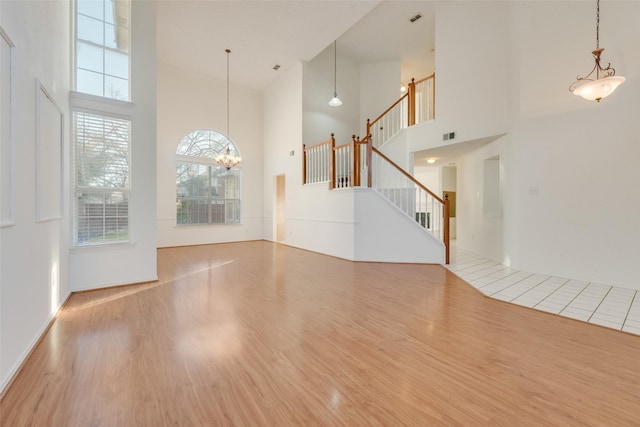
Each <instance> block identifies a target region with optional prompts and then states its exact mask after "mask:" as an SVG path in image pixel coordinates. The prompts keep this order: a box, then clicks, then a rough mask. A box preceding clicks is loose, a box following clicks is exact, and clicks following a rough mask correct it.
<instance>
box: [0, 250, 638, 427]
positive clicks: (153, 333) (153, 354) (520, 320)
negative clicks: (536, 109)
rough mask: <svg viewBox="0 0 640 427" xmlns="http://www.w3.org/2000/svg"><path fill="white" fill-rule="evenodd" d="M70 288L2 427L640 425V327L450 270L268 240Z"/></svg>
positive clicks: (4, 408) (174, 254) (167, 255)
mask: <svg viewBox="0 0 640 427" xmlns="http://www.w3.org/2000/svg"><path fill="white" fill-rule="evenodd" d="M158 265H159V272H158V273H159V277H160V281H159V282H158V283H152V284H145V285H137V286H131V287H123V288H117V289H111V290H103V291H96V292H87V293H81V294H75V295H73V296H72V297H71V299H70V301H69V303H68V305H67V306H66V308H65V309H64V311H63V312H62V313H61V315H60V316H59V318H58V319H57V320H56V322H55V323H54V324H53V326H52V327H51V329H50V330H49V332H48V333H47V335H46V336H45V337H44V338H43V340H42V342H41V343H40V345H39V346H38V347H37V348H36V349H35V351H34V353H33V355H32V357H31V358H30V359H29V360H28V362H27V363H26V365H25V367H24V369H23V370H22V371H21V373H20V374H19V376H18V377H17V378H16V380H15V382H14V383H13V385H12V386H11V388H10V389H9V390H8V391H7V392H6V394H5V396H4V398H3V400H2V402H0V425H1V426H3V427H4V426H11V427H17V426H153V427H156V426H278V427H279V426H356V427H359V426H455V425H464V426H522V425H540V426H555V425H557V426H565V425H566V426H573V425H575V426H626V425H628V426H631V425H636V426H637V425H639V423H640V397H639V396H640V337H638V336H634V335H631V334H627V333H624V332H619V331H614V330H610V329H606V328H602V327H599V326H595V325H589V324H586V323H582V322H579V321H576V320H572V319H568V318H563V317H560V316H557V315H553V314H548V313H543V312H538V311H534V310H531V309H528V308H524V307H520V306H516V305H511V304H508V303H505V302H502V301H497V300H492V299H489V298H487V297H484V296H482V295H481V294H480V293H479V292H478V291H477V290H475V289H474V288H472V287H471V286H469V285H467V284H466V283H465V282H463V281H462V280H460V279H459V278H457V277H456V276H455V275H454V274H452V273H451V272H449V271H447V270H446V269H444V268H443V267H441V266H432V265H410V264H374V263H351V262H348V261H343V260H340V259H336V258H332V257H327V256H323V255H318V254H314V253H311V252H306V251H302V250H298V249H294V248H290V247H287V246H283V245H278V244H274V243H270V242H246V243H230V244H221V245H209V246H198V247H184V248H175V249H162V250H159V251H158Z"/></svg>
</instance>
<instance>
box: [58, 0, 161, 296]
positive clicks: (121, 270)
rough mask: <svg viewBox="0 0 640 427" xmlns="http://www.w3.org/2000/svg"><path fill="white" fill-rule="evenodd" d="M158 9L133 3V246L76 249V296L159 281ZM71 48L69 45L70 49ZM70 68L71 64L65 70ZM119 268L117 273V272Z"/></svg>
mask: <svg viewBox="0 0 640 427" xmlns="http://www.w3.org/2000/svg"><path fill="white" fill-rule="evenodd" d="M155 17H156V9H155V3H154V2H145V1H133V2H132V3H131V22H132V25H131V31H132V34H131V43H132V44H131V100H132V105H131V107H130V108H129V109H128V110H129V111H128V113H129V114H130V116H131V122H132V124H131V197H130V202H129V215H130V222H129V233H130V238H131V244H123V245H104V246H100V247H89V248H75V249H73V250H72V252H71V256H70V277H69V280H70V283H71V289H72V290H82V289H92V288H101V287H105V286H111V285H121V284H126V283H139V282H145V281H150V280H155V279H156V278H157V276H156V224H155V222H154V221H153V219H154V218H155V216H156V192H155V188H156V161H155V160H156V41H155V37H156V18H155ZM67 46H69V45H67ZM66 66H67V67H68V66H69V63H67V64H66ZM116 266H117V267H116Z"/></svg>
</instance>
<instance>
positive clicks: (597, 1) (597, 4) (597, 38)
mask: <svg viewBox="0 0 640 427" xmlns="http://www.w3.org/2000/svg"><path fill="white" fill-rule="evenodd" d="M596 49H600V0H596Z"/></svg>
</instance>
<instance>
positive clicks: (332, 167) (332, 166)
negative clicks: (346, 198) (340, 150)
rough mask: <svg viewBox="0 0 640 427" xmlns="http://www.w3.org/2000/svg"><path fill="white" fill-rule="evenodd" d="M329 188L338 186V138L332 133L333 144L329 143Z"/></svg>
mask: <svg viewBox="0 0 640 427" xmlns="http://www.w3.org/2000/svg"><path fill="white" fill-rule="evenodd" d="M329 156H330V158H329V159H330V160H329V188H330V189H331V190H333V189H334V188H336V139H335V138H334V137H333V133H332V134H331V144H330V145H329Z"/></svg>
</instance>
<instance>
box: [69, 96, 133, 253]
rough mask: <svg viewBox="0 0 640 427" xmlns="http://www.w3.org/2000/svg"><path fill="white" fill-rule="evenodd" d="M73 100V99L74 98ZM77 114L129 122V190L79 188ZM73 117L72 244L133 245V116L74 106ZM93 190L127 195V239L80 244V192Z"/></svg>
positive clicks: (83, 244)
mask: <svg viewBox="0 0 640 427" xmlns="http://www.w3.org/2000/svg"><path fill="white" fill-rule="evenodd" d="M72 99H73V98H72ZM76 113H83V114H92V115H96V116H101V117H105V118H112V119H118V120H125V121H128V122H129V140H128V153H127V162H128V165H129V168H128V183H129V186H128V188H115V187H114V188H110V187H87V188H86V189H85V188H84V187H83V188H79V187H78V177H77V172H76V167H77V162H76V128H75V126H73V120H74V118H75V115H76ZM71 116H72V125H71V127H72V134H73V138H72V146H73V147H72V150H73V153H72V159H73V161H72V163H73V170H72V174H73V178H72V183H73V198H72V205H73V206H72V212H73V226H72V227H71V228H72V233H73V235H72V242H73V245H74V247H75V248H90V247H97V246H109V245H122V244H131V243H132V241H133V240H132V227H131V199H132V198H131V194H132V180H131V178H132V175H133V173H132V170H133V165H132V162H131V157H132V156H131V150H132V138H131V135H132V133H133V132H132V128H133V122H132V120H131V116H130V115H123V114H118V113H114V112H111V111H104V110H95V109H90V108H83V107H80V106H77V105H76V106H72V112H71ZM91 188H94V190H93V191H95V192H101V191H104V192H110V191H111V192H116V191H118V192H124V193H126V195H127V200H128V201H127V238H126V239H121V240H109V241H98V242H89V243H87V242H79V241H78V210H77V199H78V192H80V191H85V190H86V191H92V190H91Z"/></svg>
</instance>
